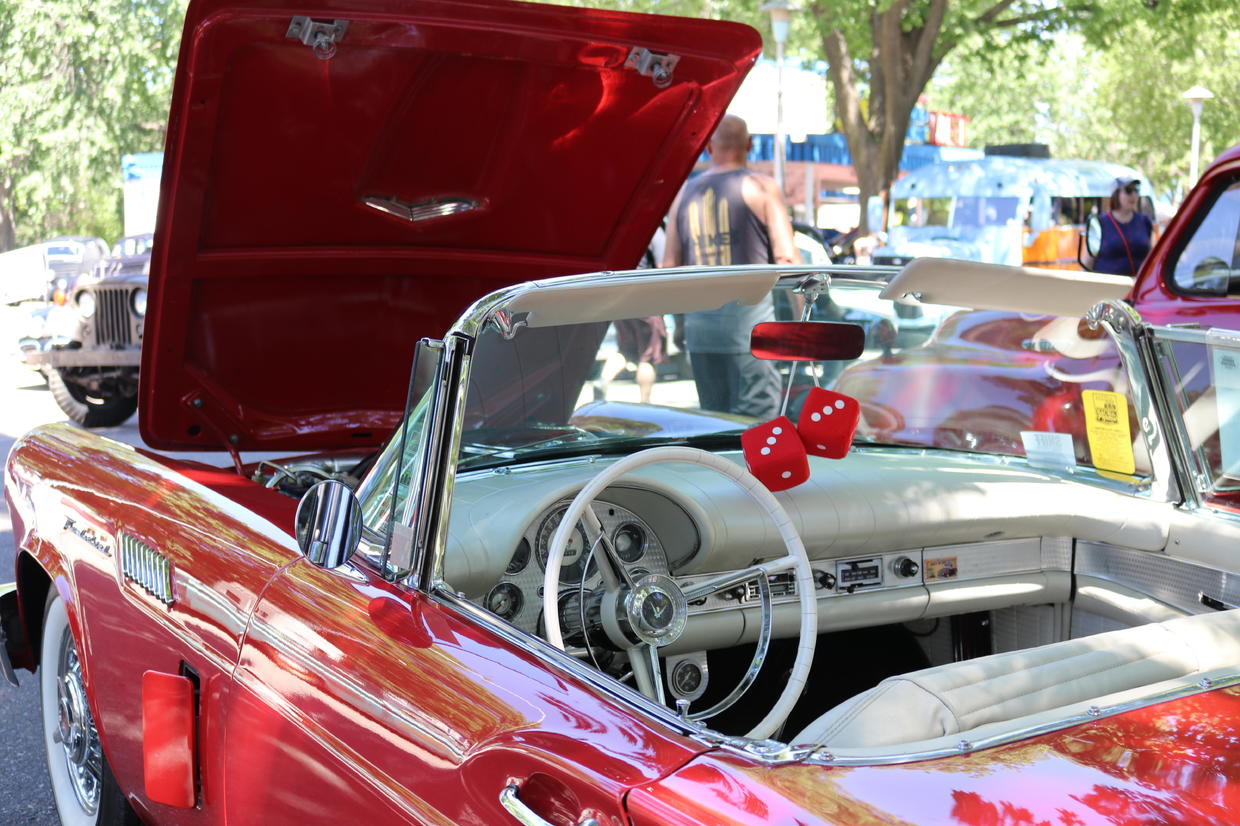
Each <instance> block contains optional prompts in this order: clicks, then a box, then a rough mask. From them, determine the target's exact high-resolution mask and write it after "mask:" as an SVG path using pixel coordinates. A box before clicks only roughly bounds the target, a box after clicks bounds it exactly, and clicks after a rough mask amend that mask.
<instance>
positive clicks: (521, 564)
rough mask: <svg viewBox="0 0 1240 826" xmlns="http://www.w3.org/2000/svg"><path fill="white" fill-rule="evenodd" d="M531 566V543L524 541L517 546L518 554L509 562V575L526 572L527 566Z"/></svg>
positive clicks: (514, 554) (515, 553)
mask: <svg viewBox="0 0 1240 826" xmlns="http://www.w3.org/2000/svg"><path fill="white" fill-rule="evenodd" d="M529 564H530V541H529V540H528V539H522V540H521V544H520V545H518V546H517V550H516V552H514V553H513V555H512V559H511V560H509V562H508V569H507V573H508V574H509V575H511V574H519V573H521V572H522V571H524V570H525V566H526V565H529Z"/></svg>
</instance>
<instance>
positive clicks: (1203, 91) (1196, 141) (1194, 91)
mask: <svg viewBox="0 0 1240 826" xmlns="http://www.w3.org/2000/svg"><path fill="white" fill-rule="evenodd" d="M1182 97H1183V98H1184V99H1185V100H1187V101H1188V105H1189V106H1190V107H1191V108H1192V110H1193V155H1192V157H1191V158H1190V159H1189V162H1188V170H1189V171H1188V185H1189V188H1191V187H1192V186H1193V184H1195V183H1197V159H1198V157H1199V156H1200V155H1201V105H1202V104H1203V103H1205V102H1206V101H1207V100H1210V99H1211V98H1212V97H1214V94H1213V93H1212V92H1211V91H1210V90H1209V89H1207V88H1205V87H1204V86H1194V87H1193V88H1191V89H1189V90H1188V91H1187V92H1185V93H1184V94H1183V95H1182Z"/></svg>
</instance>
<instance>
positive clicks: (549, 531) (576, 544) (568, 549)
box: [538, 507, 595, 585]
mask: <svg viewBox="0 0 1240 826" xmlns="http://www.w3.org/2000/svg"><path fill="white" fill-rule="evenodd" d="M567 510H568V508H567V507H565V508H563V509H561V510H558V511H556V512H555V513H553V514H551V515H550V516H548V517H547V518H546V520H544V521H543V523H542V526H541V527H540V528H539V529H538V564H539V565H541V566H542V568H543V570H546V569H547V556H548V554H549V553H550V550H551V538H552V537H554V536H555V532H556V530H557V529H558V528H559V527H560V522H561V521H562V520H563V519H564V512H565V511H567ZM586 547H587V545H586V532H585V529H583V528H582V527H581V523H580V522H578V523H577V525H576V526H575V527H574V528H573V532H572V533H571V534H570V535H569V537H568V544H567V545H566V546H565V547H564V561H563V563H562V564H561V565H560V583H561V584H563V585H572V584H576V583H577V582H580V581H581V560H582V555H583V553H584V552H585V550H586ZM594 569H595V565H594V560H593V559H591V560H590V572H591V573H593V572H594Z"/></svg>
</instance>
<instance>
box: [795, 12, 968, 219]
mask: <svg viewBox="0 0 1240 826" xmlns="http://www.w3.org/2000/svg"><path fill="white" fill-rule="evenodd" d="M826 3H827V0H817V2H815V4H814V5H813V7H812V8H811V11H812V13H813V14H814V16H815V17H817V18H818V19H819V22H820V24H821V28H820V30H821V31H824V34H823V36H822V44H823V51H824V52H825V53H826V55H827V60H828V64H829V70H828V71H829V73H830V77H831V83H832V87H833V88H834V90H835V113H836V116H837V117H838V118H839V121H840V123H841V124H842V126H843V131H844V137H845V138H846V139H847V141H848V151H849V152H850V153H851V154H852V160H853V168H854V169H855V170H856V173H857V185H858V187H859V189H860V190H861V192H860V196H859V197H860V199H861V221H860V226H861V232H862V233H863V234H864V233H870V232H878V231H880V230H882V229H883V227H871V226H869V222H868V220H867V216H866V203H867V202H868V200H869V198H870V197H872V196H874V195H881V196H883V198H884V200H886V199H887V197H888V192H889V191H890V189H891V182H892V181H894V180H895V178H896V174H897V173H898V172H899V169H900V158H901V156H902V155H903V153H904V140H905V136H906V135H907V133H908V124H909V120H910V119H911V118H912V114H913V106H914V105H916V103H917V98H918V97H920V96H921V93H922V91H923V90H924V89H925V88H926V84H928V83H929V82H930V78H931V76H932V75H933V74H934V70H935V69H937V68H938V65H939V63H940V62H941V61H942V60H943V56H944V55H946V54H947V52H949V51H950V50H951V48H952V47H953V46H954V45H955V44H953V43H937V44H936V41H937V40H938V37H939V33H940V31H941V30H942V25H943V18H944V15H945V14H946V11H947V3H948V0H931V2H930V5H929V7H928V9H926V14H925V17H924V19H921V21H920V25H918V26H916V27H914V28H912V29H910V30H908V31H904V30H903V28H902V25H903V22H904V21H903V17H904V13H905V11H907V9H908V5H909V0H895V1H894V2H893V3H892V4H891V5H890V6H888V7H887V9H886V10H884V11H882V12H879V11H877V10H874V11H872V12H871V14H870V34H871V42H872V44H873V51H872V52H871V53H870V55H869V56H868V65H869V78H868V79H869V88H870V97H869V101H868V105H866V106H865V107H864V110H863V106H862V100H861V95H860V92H859V91H858V77H857V72H856V68H855V58H854V57H853V55H852V54H851V53H850V51H849V48H848V43H847V41H846V40H845V38H844V33H843V31H842V30H841V29H840V28H836V27H832V26H831V22H830V21H831V17H832V15H833V14H836V13H837V12H836V11H835V10H834V9H833V8H831V7H830V6H828V5H826Z"/></svg>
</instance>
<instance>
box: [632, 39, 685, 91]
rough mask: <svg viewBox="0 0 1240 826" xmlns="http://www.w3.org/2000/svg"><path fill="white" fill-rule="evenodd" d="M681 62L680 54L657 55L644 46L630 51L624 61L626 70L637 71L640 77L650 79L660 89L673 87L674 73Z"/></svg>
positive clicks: (635, 47)
mask: <svg viewBox="0 0 1240 826" xmlns="http://www.w3.org/2000/svg"><path fill="white" fill-rule="evenodd" d="M679 62H680V55H678V54H656V53H655V52H652V51H650V50H649V49H647V48H644V47H642V46H634V47H633V48H632V49H629V57H628V59H627V60H625V61H624V66H625V68H626V69H636V70H637V73H638V74H639V75H643V76H644V77H648V78H650V79H651V80H652V81H654V85H655V86H656V87H658V88H659V89H664V88H666V87H668V86H670V85H672V72H673V71H675V69H676V64H677V63H679Z"/></svg>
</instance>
